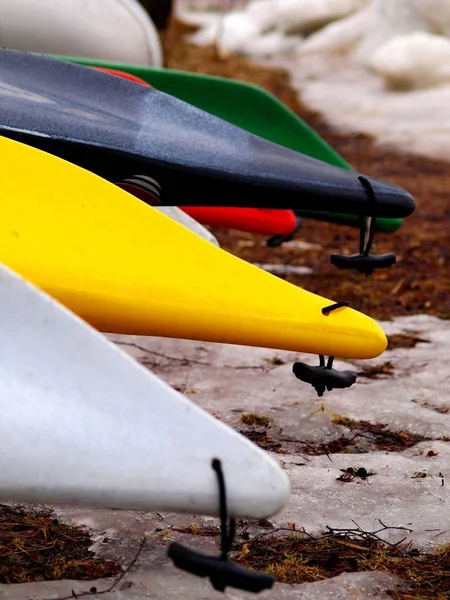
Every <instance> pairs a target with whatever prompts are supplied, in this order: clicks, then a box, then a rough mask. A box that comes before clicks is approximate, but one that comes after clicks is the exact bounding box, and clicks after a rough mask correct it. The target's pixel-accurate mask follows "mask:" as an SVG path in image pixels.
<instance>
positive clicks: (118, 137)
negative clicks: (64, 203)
mask: <svg viewBox="0 0 450 600" xmlns="http://www.w3.org/2000/svg"><path fill="white" fill-rule="evenodd" d="M0 134H1V135H4V136H7V137H10V138H13V139H16V140H19V141H21V142H24V143H26V144H29V145H32V146H35V147H37V148H40V149H42V150H45V151H47V152H50V153H52V154H55V155H57V156H60V157H61V158H64V159H66V160H69V161H70V162H73V163H75V164H77V165H79V166H81V167H84V168H86V169H88V170H90V171H92V172H94V173H97V174H98V175H100V176H102V177H104V178H105V179H108V180H109V181H113V182H117V181H120V180H124V179H126V178H130V177H133V176H134V175H147V176H150V177H152V178H153V179H154V180H155V181H157V182H158V184H159V190H160V203H161V205H166V206H172V205H173V206H183V205H184V206H192V205H195V206H233V207H244V206H245V207H257V208H270V207H271V208H289V209H294V210H303V211H305V210H306V211H308V210H309V211H315V212H317V211H319V212H322V211H325V212H328V211H332V212H341V213H347V214H354V215H362V216H376V217H392V218H397V217H398V218H402V217H406V216H408V215H410V214H411V213H412V212H413V210H414V198H413V197H412V196H411V195H410V194H409V193H408V192H406V191H405V190H404V189H402V188H400V187H398V186H395V185H393V184H390V183H387V182H384V181H381V180H378V179H374V178H372V177H368V176H364V175H361V174H359V173H357V172H354V171H349V170H347V169H342V168H339V167H334V166H332V165H329V164H327V163H324V162H322V161H319V160H317V159H314V158H310V157H308V156H305V155H303V154H301V153H299V152H295V151H294V150H290V149H288V148H285V147H283V146H279V145H278V144H274V143H272V142H269V141H267V140H265V139H263V138H260V137H258V136H256V135H253V134H250V133H248V132H247V131H245V130H243V129H241V128H239V127H236V126H235V125H232V124H230V123H228V122H226V121H223V120H222V119H219V118H218V117H215V116H213V115H211V114H209V113H207V112H204V111H202V110H200V109H198V108H195V107H194V106H191V105H190V104H187V103H186V102H183V101H181V100H178V99H176V98H174V97H172V96H169V95H168V94H165V93H163V92H159V91H157V90H155V89H153V88H148V87H145V86H141V85H138V84H136V83H133V82H131V81H127V80H125V79H122V78H119V77H112V76H110V75H108V74H106V73H102V72H99V71H97V70H94V69H91V68H88V67H83V66H79V65H76V64H72V63H66V62H62V61H59V60H56V59H53V58H50V57H46V56H42V55H38V54H31V53H26V52H18V51H13V50H6V49H2V50H0Z"/></svg>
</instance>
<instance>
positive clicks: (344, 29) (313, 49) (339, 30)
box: [298, 9, 368, 56]
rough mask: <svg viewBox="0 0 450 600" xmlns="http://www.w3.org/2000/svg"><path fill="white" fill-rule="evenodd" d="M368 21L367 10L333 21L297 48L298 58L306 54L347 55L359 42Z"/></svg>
mask: <svg viewBox="0 0 450 600" xmlns="http://www.w3.org/2000/svg"><path fill="white" fill-rule="evenodd" d="M367 19H368V12H367V9H362V10H359V11H358V12H356V13H354V14H352V15H350V16H349V17H345V18H344V19H339V20H338V21H334V22H333V23H330V24H329V25H326V26H325V27H323V28H322V29H320V30H319V31H317V32H316V33H313V34H312V35H310V36H309V37H308V38H307V39H306V40H305V42H304V43H303V44H302V45H301V46H300V47H299V51H298V54H299V56H306V55H307V54H316V53H323V54H327V53H328V54H348V53H350V52H352V51H354V50H355V49H356V47H357V45H358V44H359V43H360V41H361V37H362V32H363V31H364V30H365V27H366V22H367Z"/></svg>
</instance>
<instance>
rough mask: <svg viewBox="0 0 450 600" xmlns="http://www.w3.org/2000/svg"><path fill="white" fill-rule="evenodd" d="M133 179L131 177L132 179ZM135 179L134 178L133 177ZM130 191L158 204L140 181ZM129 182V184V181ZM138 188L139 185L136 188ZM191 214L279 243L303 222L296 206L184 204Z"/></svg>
mask: <svg viewBox="0 0 450 600" xmlns="http://www.w3.org/2000/svg"><path fill="white" fill-rule="evenodd" d="M92 68H94V69H97V70H98V71H103V72H105V73H109V74H110V75H116V76H117V77H122V78H124V79H128V80H130V81H134V82H135V83H140V84H141V85H145V86H148V87H152V86H151V85H150V84H149V83H147V82H146V81H144V80H143V79H141V78H140V77H136V75H132V74H130V73H126V72H124V71H118V70H116V69H108V68H104V67H92ZM130 181H131V180H130ZM132 181H133V182H134V180H132ZM119 185H120V186H121V187H124V189H126V191H128V192H130V193H131V194H134V195H135V196H137V197H138V198H140V199H141V200H143V201H144V202H148V203H149V204H156V203H157V200H156V198H153V195H154V194H153V192H152V197H151V198H150V199H149V198H147V196H146V193H147V191H146V190H141V189H140V186H138V187H136V184H135V183H133V185H129V186H128V187H126V186H125V183H124V182H121V183H120V184H119ZM127 185H128V184H127ZM135 188H136V189H135ZM181 210H183V211H184V212H185V213H187V214H188V215H189V216H190V217H192V218H193V219H195V220H196V221H198V222H199V223H202V225H209V226H210V227H224V228H226V229H237V230H239V231H247V232H249V233H259V234H262V235H270V236H274V237H273V238H271V239H270V240H269V242H268V243H269V245H271V246H276V245H278V244H279V243H282V242H283V241H286V240H288V239H290V238H291V237H292V236H293V234H294V233H295V232H296V231H297V229H298V228H299V226H300V219H299V218H298V217H297V216H296V215H295V213H294V211H292V210H285V209H277V208H269V209H266V208H222V207H207V206H183V207H182V208H181Z"/></svg>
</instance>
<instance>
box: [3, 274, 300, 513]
mask: <svg viewBox="0 0 450 600" xmlns="http://www.w3.org/2000/svg"><path fill="white" fill-rule="evenodd" d="M0 302H1V305H2V311H1V313H0V329H1V331H2V334H3V335H4V336H7V338H6V339H7V340H8V343H7V344H2V345H1V347H0V364H1V367H0V410H1V413H2V418H1V420H0V452H1V455H2V460H1V461H0V501H16V502H39V503H42V502H44V503H51V504H63V503H64V504H65V503H68V504H71V505H88V506H104V507H105V506H106V507H111V508H128V509H140V510H165V511H175V512H185V513H194V514H199V513H200V514H201V513H203V514H211V515H218V513H219V500H218V489H217V483H216V478H215V474H214V472H213V470H212V468H211V461H212V460H213V459H214V458H217V459H219V460H220V461H221V462H222V466H223V470H224V474H225V479H226V485H227V500H228V507H229V509H230V512H231V513H232V515H234V516H236V517H241V516H242V517H243V516H246V517H249V518H264V517H267V516H270V515H271V514H274V513H276V512H278V510H280V509H281V508H282V507H283V506H284V505H285V504H286V503H287V501H288V498H289V483H288V479H287V477H286V474H285V473H284V471H282V469H281V468H280V466H279V465H278V464H277V463H276V462H275V461H274V460H273V459H272V458H271V457H270V456H269V455H268V454H267V453H266V452H264V451H263V450H261V449H259V448H258V447H257V446H255V445H253V444H252V443H251V442H249V440H247V439H246V438H244V437H243V436H241V435H239V434H238V433H236V432H235V431H233V430H232V429H231V428H229V427H228V426H226V425H225V424H223V423H222V422H220V421H219V420H217V419H215V418H214V417H212V416H211V415H209V414H208V413H206V412H205V411H203V410H201V409H200V408H199V407H197V406H196V405H194V404H193V403H192V402H191V401H189V400H188V399H187V398H185V397H183V396H182V395H181V394H179V393H178V392H176V391H175V390H174V389H172V388H171V387H170V386H169V385H167V384H166V383H164V382H163V381H162V380H161V379H159V378H158V377H156V376H155V375H154V374H153V373H151V372H150V371H149V370H148V369H145V368H143V367H142V366H141V365H139V364H138V363H137V362H136V361H135V360H133V359H132V358H131V357H130V356H128V355H127V354H125V353H124V352H123V351H122V350H120V349H119V348H118V347H117V346H115V345H114V344H112V343H110V342H108V341H107V340H106V338H105V337H104V336H102V335H101V334H99V333H98V332H96V331H95V330H93V329H92V328H90V327H89V326H88V325H87V324H86V323H84V322H83V321H81V320H80V319H78V318H77V317H76V316H75V315H73V314H72V313H71V312H69V311H68V310H66V309H65V308H64V307H62V306H61V305H60V304H58V303H57V302H55V301H54V300H53V299H51V298H50V297H48V296H46V295H45V294H44V293H42V292H41V291H39V290H37V289H36V288H35V287H34V286H32V285H31V284H29V283H28V282H26V281H24V280H23V279H21V278H20V277H18V276H17V275H16V274H14V273H12V272H11V271H10V270H9V269H6V268H5V267H4V266H2V265H0ZM199 440H201V443H199ZM161 465H164V468H161Z"/></svg>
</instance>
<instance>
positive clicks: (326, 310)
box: [322, 300, 350, 317]
mask: <svg viewBox="0 0 450 600" xmlns="http://www.w3.org/2000/svg"><path fill="white" fill-rule="evenodd" d="M346 306H350V302H347V300H342V301H341V302H335V303H334V304H330V306H324V307H323V308H322V314H323V315H325V316H326V317H327V316H328V315H329V314H330V312H333V310H337V309H338V308H344V307H346Z"/></svg>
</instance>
